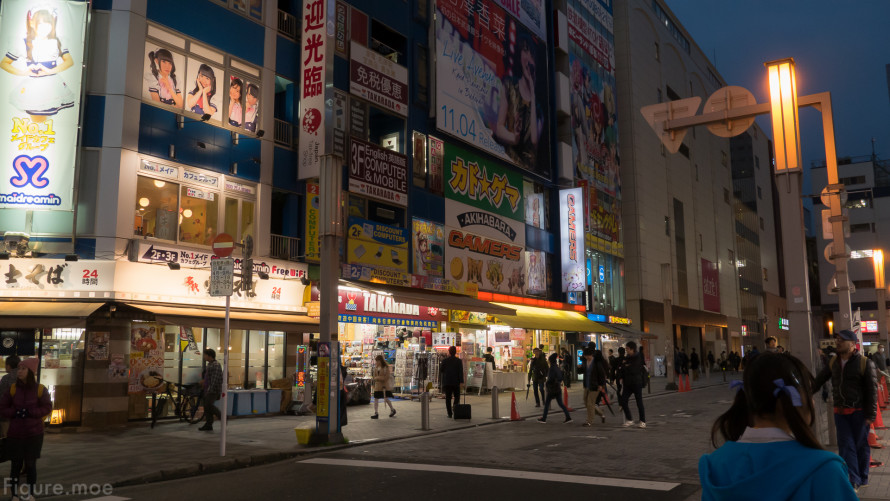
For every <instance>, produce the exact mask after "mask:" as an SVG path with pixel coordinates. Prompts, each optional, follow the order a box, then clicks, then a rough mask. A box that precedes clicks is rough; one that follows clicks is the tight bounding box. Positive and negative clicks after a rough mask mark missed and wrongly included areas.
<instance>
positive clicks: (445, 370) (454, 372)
mask: <svg viewBox="0 0 890 501" xmlns="http://www.w3.org/2000/svg"><path fill="white" fill-rule="evenodd" d="M456 354H457V348H455V347H454V346H449V347H448V358H446V359H445V360H442V364H441V365H439V372H441V373H442V378H441V381H442V390H444V391H445V412H447V413H448V417H451V416H452V413H451V402H452V398H453V399H454V400H453V401H454V404H455V405H457V402H458V399H459V398H460V388H461V386H463V384H464V364H463V362H461V361H460V359H459V358H457V355H456Z"/></svg>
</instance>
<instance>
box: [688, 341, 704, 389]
mask: <svg viewBox="0 0 890 501" xmlns="http://www.w3.org/2000/svg"><path fill="white" fill-rule="evenodd" d="M700 366H701V360H700V359H699V358H698V353H696V352H695V348H693V349H692V354H691V355H689V368H690V369H692V380H693V381H698V373H699V367H700Z"/></svg>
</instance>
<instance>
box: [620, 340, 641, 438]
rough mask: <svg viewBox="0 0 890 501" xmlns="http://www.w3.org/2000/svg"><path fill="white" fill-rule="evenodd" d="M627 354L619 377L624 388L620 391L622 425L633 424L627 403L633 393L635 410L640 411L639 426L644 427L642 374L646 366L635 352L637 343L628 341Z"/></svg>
mask: <svg viewBox="0 0 890 501" xmlns="http://www.w3.org/2000/svg"><path fill="white" fill-rule="evenodd" d="M626 346H627V355H626V357H625V359H624V363H623V364H622V366H621V379H622V381H623V383H624V390H623V391H622V392H621V407H623V408H624V427H625V428H627V427H629V426H633V424H634V422H633V419H632V418H631V415H630V408H629V407H628V403H629V401H630V396H631V395H634V397H635V398H636V401H637V410H638V411H639V413H640V424H639V427H640V428H645V427H646V411H645V410H644V409H643V384H644V383H645V381H644V380H643V376H644V374H645V375H647V376H648V373H647V371H646V366H645V365H644V364H643V357H641V356H640V354H639V353H637V343H635V342H633V341H628V343H627V345H626Z"/></svg>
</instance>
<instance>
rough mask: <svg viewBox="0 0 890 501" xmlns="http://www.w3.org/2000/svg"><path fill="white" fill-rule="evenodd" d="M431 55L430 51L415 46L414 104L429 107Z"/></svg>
mask: <svg viewBox="0 0 890 501" xmlns="http://www.w3.org/2000/svg"><path fill="white" fill-rule="evenodd" d="M429 63H430V53H429V49H428V48H427V47H426V46H424V45H420V44H417V45H415V46H414V78H412V80H413V81H414V103H415V104H418V105H420V106H423V107H428V106H429V103H430V64H429Z"/></svg>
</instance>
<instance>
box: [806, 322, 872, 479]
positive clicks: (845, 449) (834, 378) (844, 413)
mask: <svg viewBox="0 0 890 501" xmlns="http://www.w3.org/2000/svg"><path fill="white" fill-rule="evenodd" d="M835 339H836V342H837V347H836V348H835V351H836V352H837V355H836V356H835V357H833V359H832V360H830V361H829V362H828V364H827V365H826V366H825V367H823V368H822V370H821V371H819V374H818V375H817V376H816V382H815V385H814V386H813V392H814V393H815V392H816V391H818V390H819V388H821V387H822V385H823V384H825V382H826V381H828V380H829V379H831V386H832V395H833V396H834V425H835V426H836V427H837V448H838V455H840V456H841V457H842V458H844V461H845V462H846V463H847V472H848V473H849V475H850V483H851V484H853V488H854V489H858V488H859V486H860V485H868V470H869V467H870V462H871V447H869V445H868V430H869V427H870V425H871V423H873V422H874V420H875V418H877V414H878V377H877V374H876V371H875V364H874V363H873V362H872V361H871V360H868V359H867V358H864V357H863V356H862V355H861V354H860V353H859V351H858V350H856V349H855V345H856V342H857V341H858V339H857V337H856V334H855V333H853V331H849V330H846V329H844V330H842V331H840V332H837V333H835Z"/></svg>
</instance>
